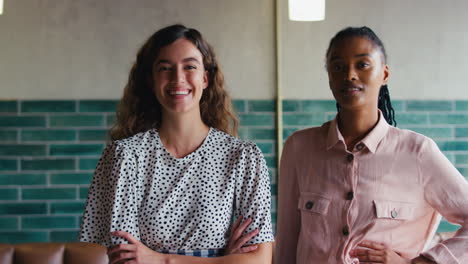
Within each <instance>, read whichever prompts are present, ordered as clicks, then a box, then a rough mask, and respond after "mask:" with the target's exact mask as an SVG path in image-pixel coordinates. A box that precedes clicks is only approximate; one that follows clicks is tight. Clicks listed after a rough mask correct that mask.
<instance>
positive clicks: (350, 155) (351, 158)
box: [347, 154, 354, 162]
mask: <svg viewBox="0 0 468 264" xmlns="http://www.w3.org/2000/svg"><path fill="white" fill-rule="evenodd" d="M347 159H348V161H349V162H352V161H353V160H354V156H353V154H349V155H348V157H347Z"/></svg>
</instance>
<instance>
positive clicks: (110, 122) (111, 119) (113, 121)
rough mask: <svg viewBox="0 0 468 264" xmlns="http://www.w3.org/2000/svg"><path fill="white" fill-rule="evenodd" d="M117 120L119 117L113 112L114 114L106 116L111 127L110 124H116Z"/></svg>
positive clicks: (108, 125) (107, 123)
mask: <svg viewBox="0 0 468 264" xmlns="http://www.w3.org/2000/svg"><path fill="white" fill-rule="evenodd" d="M116 120H117V118H116V117H115V115H113V114H112V115H107V116H106V126H107V127H110V126H112V125H114V124H115V122H116Z"/></svg>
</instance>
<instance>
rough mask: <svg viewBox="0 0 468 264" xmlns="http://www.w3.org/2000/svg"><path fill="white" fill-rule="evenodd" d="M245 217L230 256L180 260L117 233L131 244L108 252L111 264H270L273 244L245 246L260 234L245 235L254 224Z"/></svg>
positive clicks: (237, 228) (229, 249)
mask: <svg viewBox="0 0 468 264" xmlns="http://www.w3.org/2000/svg"><path fill="white" fill-rule="evenodd" d="M242 220H243V219H242V217H239V219H238V220H237V221H236V222H235V223H234V225H233V226H232V232H231V235H230V238H229V244H228V246H227V248H226V249H225V253H226V254H229V255H227V256H223V257H217V258H201V257H192V256H180V255H173V254H162V253H159V252H156V251H153V250H152V249H150V248H148V247H147V246H145V245H144V244H143V243H141V242H140V241H138V239H136V238H134V237H133V236H132V235H130V234H129V233H127V232H124V231H116V232H113V233H112V235H114V236H118V237H122V238H125V239H126V240H127V241H128V242H129V244H119V245H117V246H114V247H111V248H109V249H108V252H107V255H108V256H109V264H179V263H184V264H185V263H187V264H230V263H246V264H249V263H271V258H272V250H273V249H272V243H262V244H258V245H251V246H245V247H244V245H245V243H247V242H248V241H249V240H250V239H252V238H253V237H255V236H256V235H257V234H258V232H259V230H258V229H255V230H253V231H251V232H249V233H248V234H245V235H242V234H243V233H244V231H245V230H246V229H247V227H248V226H249V224H250V223H251V222H252V220H251V219H246V220H245V221H244V222H242Z"/></svg>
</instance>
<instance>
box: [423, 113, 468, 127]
mask: <svg viewBox="0 0 468 264" xmlns="http://www.w3.org/2000/svg"><path fill="white" fill-rule="evenodd" d="M430 120H431V123H432V124H453V125H466V124H468V113H467V114H431V115H430Z"/></svg>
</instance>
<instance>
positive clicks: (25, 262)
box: [0, 242, 108, 264]
mask: <svg viewBox="0 0 468 264" xmlns="http://www.w3.org/2000/svg"><path fill="white" fill-rule="evenodd" d="M106 251H107V249H106V248H105V247H103V246H101V245H97V244H92V243H84V242H72V243H26V244H0V264H107V263H108V258H107V254H106Z"/></svg>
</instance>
